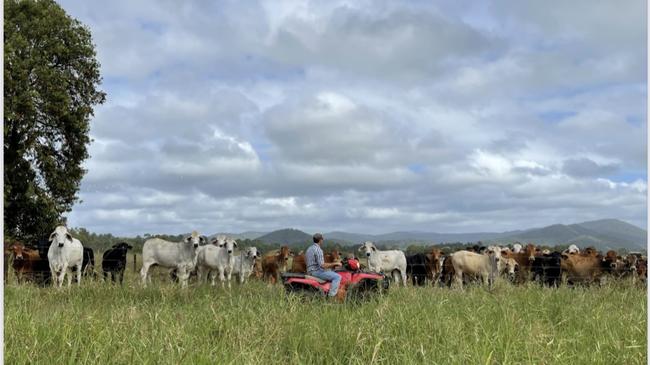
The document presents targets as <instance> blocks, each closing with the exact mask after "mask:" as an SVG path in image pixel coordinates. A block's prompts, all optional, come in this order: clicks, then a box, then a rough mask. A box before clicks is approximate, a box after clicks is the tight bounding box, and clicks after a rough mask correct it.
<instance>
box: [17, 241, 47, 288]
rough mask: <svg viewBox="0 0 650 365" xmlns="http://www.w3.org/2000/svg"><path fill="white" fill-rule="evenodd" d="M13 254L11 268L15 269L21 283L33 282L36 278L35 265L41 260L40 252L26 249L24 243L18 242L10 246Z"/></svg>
mask: <svg viewBox="0 0 650 365" xmlns="http://www.w3.org/2000/svg"><path fill="white" fill-rule="evenodd" d="M9 251H10V253H11V260H12V263H11V267H12V268H13V269H14V273H15V274H16V278H17V279H18V281H19V282H21V281H23V280H31V279H33V276H34V268H33V266H34V264H35V263H36V262H37V261H39V260H40V259H41V257H40V256H39V254H38V250H35V249H33V248H28V247H25V245H23V244H22V243H19V242H16V243H14V244H12V245H11V246H9Z"/></svg>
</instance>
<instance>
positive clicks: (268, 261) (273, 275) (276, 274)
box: [262, 246, 291, 284]
mask: <svg viewBox="0 0 650 365" xmlns="http://www.w3.org/2000/svg"><path fill="white" fill-rule="evenodd" d="M290 254H291V253H290V251H289V247H287V246H282V247H280V251H279V252H278V253H277V254H271V255H266V256H264V258H262V277H263V278H264V280H269V282H270V283H271V284H275V283H276V282H277V281H278V279H279V278H280V272H281V271H282V268H285V270H286V267H287V261H289V256H290Z"/></svg>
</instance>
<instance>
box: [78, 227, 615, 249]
mask: <svg viewBox="0 0 650 365" xmlns="http://www.w3.org/2000/svg"><path fill="white" fill-rule="evenodd" d="M70 231H71V233H72V235H73V236H74V237H75V238H78V239H79V240H80V241H81V242H82V243H83V245H84V246H86V247H90V248H92V249H93V250H95V251H100V252H101V251H105V250H107V249H108V248H110V247H111V246H112V245H114V244H116V243H120V242H126V243H128V244H130V245H132V246H133V248H134V251H135V252H141V251H142V245H143V244H144V241H146V240H147V239H149V238H152V237H159V238H162V239H165V240H169V241H172V242H179V241H181V240H182V239H183V238H185V235H181V234H179V235H167V234H150V233H145V234H144V235H142V236H140V235H138V236H135V237H118V236H113V235H112V234H110V233H105V234H102V233H93V232H89V231H88V230H87V229H85V228H72V229H70ZM237 244H238V246H239V248H243V247H250V246H255V247H257V249H258V250H259V251H260V252H262V253H267V252H271V251H274V250H277V249H278V248H280V246H282V245H283V243H265V242H262V241H260V240H257V239H253V240H252V239H238V240H237ZM491 244H495V243H493V242H481V241H479V242H448V243H436V244H423V243H413V244H410V245H408V246H406V248H404V247H403V245H400V244H399V243H396V242H387V243H386V242H385V243H377V248H378V249H380V250H394V249H399V250H403V251H404V252H405V253H406V254H407V255H412V254H415V253H427V252H430V251H431V249H432V248H434V247H435V248H438V249H440V250H442V252H443V253H445V254H448V253H451V252H455V251H458V250H463V249H466V248H469V247H472V246H475V245H478V246H489V245H491ZM522 244H524V243H522ZM310 245H311V242H309V241H305V242H303V243H298V244H291V245H289V246H290V248H291V250H292V251H293V252H294V253H296V254H298V253H300V252H301V251H304V250H306V249H307V247H309V246H310ZM359 246H360V244H345V243H342V242H340V241H335V240H327V239H326V240H325V242H324V243H323V246H322V247H323V251H325V252H330V251H332V250H333V249H337V250H339V251H341V252H344V253H353V254H355V255H358V252H357V249H358V248H359ZM509 246H510V247H512V245H511V244H510V245H509ZM539 247H540V248H541V249H548V250H550V251H560V252H561V251H563V250H565V249H567V248H568V247H569V245H568V244H567V245H556V246H547V245H541V246H539ZM619 251H620V252H619V253H626V250H624V249H623V250H619Z"/></svg>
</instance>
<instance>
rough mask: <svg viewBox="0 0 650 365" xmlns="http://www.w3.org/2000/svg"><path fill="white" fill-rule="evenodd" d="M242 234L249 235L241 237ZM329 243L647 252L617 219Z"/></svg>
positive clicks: (331, 237)
mask: <svg viewBox="0 0 650 365" xmlns="http://www.w3.org/2000/svg"><path fill="white" fill-rule="evenodd" d="M258 233H260V232H245V233H241V234H233V235H232V236H234V237H235V238H249V239H258V240H260V241H262V242H264V243H268V244H278V243H284V244H288V245H296V244H306V243H309V242H311V235H310V234H308V233H305V232H303V231H300V230H297V229H281V230H277V231H273V232H270V233H266V234H264V233H260V234H259V235H258V236H256V234H258ZM241 235H246V236H245V237H241ZM323 236H325V241H326V242H328V241H329V242H334V243H338V244H341V245H357V244H359V243H361V242H364V241H373V242H376V243H382V244H384V245H385V246H390V247H399V248H405V247H407V246H408V245H410V244H414V243H416V244H427V245H430V244H441V243H454V242H463V243H468V242H477V241H483V242H486V243H487V242H497V243H511V242H516V241H519V242H533V243H536V244H544V245H549V246H555V245H569V244H572V243H574V244H577V245H578V246H580V247H586V246H594V247H596V248H598V249H599V250H609V249H614V250H620V249H626V250H629V251H632V250H635V251H637V250H642V251H645V250H646V242H647V236H648V233H647V231H645V230H644V229H641V228H639V227H637V226H634V225H632V224H629V223H626V222H623V221H621V220H618V219H601V220H597V221H589V222H582V223H575V224H568V225H565V224H553V225H550V226H547V227H541V228H531V229H526V230H517V231H509V232H477V233H436V232H418V231H410V232H409V231H406V232H391V233H385V234H378V235H372V234H363V233H349V232H341V231H334V232H328V233H324V234H323Z"/></svg>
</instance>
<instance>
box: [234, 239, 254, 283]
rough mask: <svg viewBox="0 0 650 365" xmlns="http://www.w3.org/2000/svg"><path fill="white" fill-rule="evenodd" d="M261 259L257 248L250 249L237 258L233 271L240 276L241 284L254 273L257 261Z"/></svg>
mask: <svg viewBox="0 0 650 365" xmlns="http://www.w3.org/2000/svg"><path fill="white" fill-rule="evenodd" d="M258 257H259V254H258V253H257V248H256V247H249V248H247V249H246V250H244V251H243V252H241V253H240V254H239V256H235V265H234V267H233V269H232V273H233V274H235V275H237V276H239V283H240V284H243V283H244V282H245V281H246V279H247V278H248V277H249V276H250V275H251V274H252V273H253V270H255V261H256V260H257V258H258Z"/></svg>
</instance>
